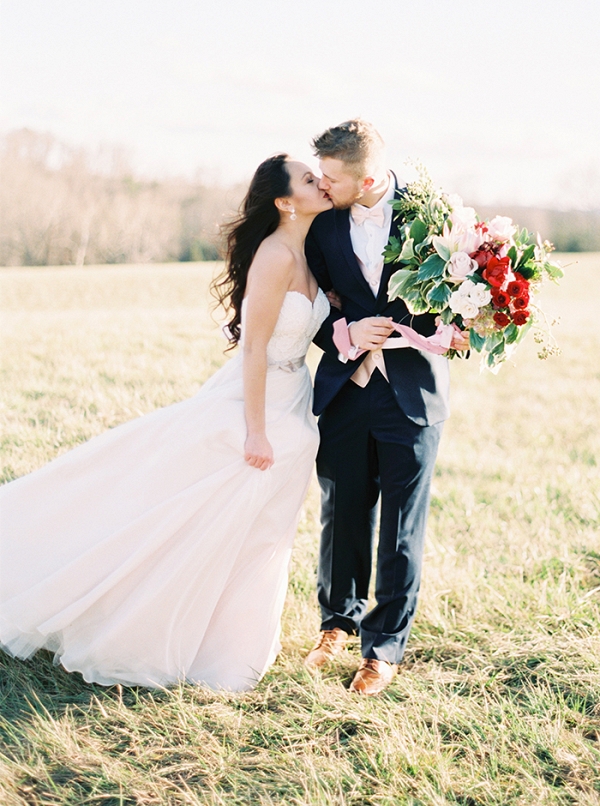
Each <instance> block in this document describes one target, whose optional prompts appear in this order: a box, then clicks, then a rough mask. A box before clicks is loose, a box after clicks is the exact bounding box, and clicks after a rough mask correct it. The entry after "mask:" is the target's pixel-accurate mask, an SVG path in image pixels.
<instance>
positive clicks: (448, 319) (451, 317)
mask: <svg viewBox="0 0 600 806" xmlns="http://www.w3.org/2000/svg"><path fill="white" fill-rule="evenodd" d="M439 314H440V319H441V320H442V323H443V324H444V325H451V324H452V322H453V321H455V320H456V314H455V313H454V311H452V310H451V309H450V308H444V310H443V311H440V312H439Z"/></svg>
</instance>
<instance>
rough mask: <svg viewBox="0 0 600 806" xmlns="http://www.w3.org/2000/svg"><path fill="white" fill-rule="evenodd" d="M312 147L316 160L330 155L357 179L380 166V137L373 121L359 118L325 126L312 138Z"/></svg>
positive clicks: (382, 148)
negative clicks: (322, 130)
mask: <svg viewBox="0 0 600 806" xmlns="http://www.w3.org/2000/svg"><path fill="white" fill-rule="evenodd" d="M312 147H313V150H314V153H315V155H316V156H317V157H319V159H323V158H324V157H331V158H332V159H336V160H341V161H342V162H344V163H345V164H346V166H347V167H348V169H349V170H350V171H351V172H352V173H353V174H354V175H355V176H356V177H357V179H363V178H364V177H365V176H368V175H369V174H370V173H376V172H377V171H378V170H380V169H381V168H383V165H382V164H381V163H382V160H383V152H384V149H385V145H384V142H383V138H382V137H381V135H380V134H379V132H378V131H377V129H376V128H375V126H373V124H372V123H368V122H367V121H366V120H362V119H361V118H354V120H346V121H345V122H344V123H340V124H339V126H332V127H331V128H330V129H326V130H325V131H324V132H323V134H319V135H318V136H317V137H315V138H314V139H313V141H312Z"/></svg>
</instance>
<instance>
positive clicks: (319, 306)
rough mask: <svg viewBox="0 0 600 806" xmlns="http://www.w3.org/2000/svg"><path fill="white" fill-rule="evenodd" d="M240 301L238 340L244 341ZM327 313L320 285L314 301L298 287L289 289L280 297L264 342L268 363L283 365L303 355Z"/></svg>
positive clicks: (327, 309) (299, 359)
mask: <svg viewBox="0 0 600 806" xmlns="http://www.w3.org/2000/svg"><path fill="white" fill-rule="evenodd" d="M245 307H246V300H244V301H243V303H242V334H241V339H240V344H241V345H243V344H244V335H245V333H244V310H245ZM328 314H329V300H328V299H327V297H326V296H325V294H324V293H323V291H322V290H321V289H320V288H319V290H318V291H317V296H316V297H315V301H314V302H312V303H311V301H310V300H309V299H308V297H307V296H305V295H304V294H302V293H301V292H300V291H288V292H286V295H285V297H284V299H283V304H282V306H281V310H280V311H279V317H278V319H277V324H276V325H275V330H274V331H273V335H272V336H271V338H270V340H269V344H268V345H267V362H268V364H269V365H283V364H286V363H287V362H292V364H294V363H295V362H299V361H301V360H303V359H304V356H305V355H306V353H307V351H308V348H309V347H310V343H311V342H312V340H313V338H314V336H315V335H316V333H317V331H318V330H319V328H320V327H321V324H322V323H323V321H324V320H325V319H326V317H327V315H328Z"/></svg>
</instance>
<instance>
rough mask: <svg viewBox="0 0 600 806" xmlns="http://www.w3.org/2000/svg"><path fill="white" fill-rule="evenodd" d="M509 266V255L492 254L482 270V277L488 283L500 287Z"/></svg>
mask: <svg viewBox="0 0 600 806" xmlns="http://www.w3.org/2000/svg"><path fill="white" fill-rule="evenodd" d="M509 266H510V258H509V257H496V256H495V255H492V257H491V258H490V259H489V260H488V263H487V266H486V267H485V269H484V270H483V272H482V276H483V279H484V280H487V281H488V283H489V284H490V285H493V286H496V288H500V287H501V286H502V285H504V281H505V280H506V275H507V273H508V268H509Z"/></svg>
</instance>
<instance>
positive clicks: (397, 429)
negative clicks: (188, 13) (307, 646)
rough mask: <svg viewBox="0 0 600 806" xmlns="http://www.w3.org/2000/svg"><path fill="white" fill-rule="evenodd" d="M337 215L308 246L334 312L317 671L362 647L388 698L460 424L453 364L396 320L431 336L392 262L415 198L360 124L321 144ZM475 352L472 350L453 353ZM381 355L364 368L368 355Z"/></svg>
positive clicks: (360, 683) (368, 680)
mask: <svg viewBox="0 0 600 806" xmlns="http://www.w3.org/2000/svg"><path fill="white" fill-rule="evenodd" d="M313 148H314V151H315V154H316V155H317V156H318V157H319V158H320V169H321V172H322V174H323V178H322V179H321V181H320V183H319V188H320V189H322V190H324V191H325V192H326V193H327V194H328V195H329V197H330V198H331V200H332V202H333V209H331V210H328V211H327V212H325V213H322V214H321V215H319V216H318V217H317V218H316V219H315V221H314V223H313V225H312V227H311V230H310V232H309V235H308V238H307V240H306V256H307V260H308V264H309V266H310V268H311V270H312V272H313V273H314V275H315V276H316V278H317V280H318V282H319V284H320V285H321V287H322V288H323V289H324V290H325V291H329V290H331V289H334V290H335V292H336V293H337V295H338V297H339V299H340V300H341V311H340V310H337V309H335V308H332V311H331V314H330V316H329V318H328V319H327V320H326V321H325V323H324V324H323V326H322V327H321V329H320V331H319V333H318V334H317V336H316V337H315V342H316V344H317V345H318V346H319V347H320V348H321V349H322V350H324V355H323V357H322V359H321V362H320V364H319V368H318V370H317V374H316V378H315V396H314V411H315V414H317V415H320V419H319V430H320V432H321V445H320V448H319V453H318V456H317V473H318V476H319V483H320V485H321V492H322V512H321V523H322V527H323V528H322V535H321V548H320V557H319V571H318V582H317V590H318V599H319V604H320V607H321V616H322V622H321V634H320V638H319V640H318V641H317V644H316V645H315V647H314V649H313V650H312V651H311V652H310V653H309V655H308V656H307V658H306V660H305V664H306V666H307V667H308V668H310V669H315V668H319V667H321V666H323V665H324V664H326V663H327V662H328V661H330V660H331V659H332V658H333V657H334V656H335V655H336V654H338V653H339V652H340V651H341V650H342V649H343V648H344V646H345V644H346V641H347V638H348V636H349V635H350V634H359V635H360V639H361V645H362V656H363V660H362V662H361V664H360V666H359V668H358V671H357V672H356V674H355V676H354V679H353V681H352V684H351V686H350V690H351V691H354V692H356V693H361V694H377V693H379V692H380V691H382V690H383V689H384V688H385V687H386V686H387V685H388V684H389V683H390V682H391V680H392V678H393V677H394V675H395V673H396V671H397V668H398V663H399V662H400V661H401V660H402V656H403V654H404V651H405V647H406V642H407V639H408V635H409V632H410V628H411V624H412V621H413V619H414V616H415V610H416V606H417V596H418V592H419V583H420V577H421V563H422V557H423V542H424V537H425V526H426V520H427V512H428V508H429V487H430V482H431V475H432V472H433V467H434V463H435V458H436V453H437V449H438V444H439V441H440V436H441V433H442V427H443V422H444V420H445V419H446V418H447V417H448V414H449V411H448V389H449V376H448V361H447V359H446V358H444V357H442V356H437V355H431V354H429V353H424V352H420V351H418V350H415V349H412V348H410V347H408V346H406V342H405V340H404V339H403V338H401V337H397V336H396V333H395V331H393V329H392V327H391V325H390V321H392V320H393V321H395V322H401V323H405V324H408V325H411V326H412V327H413V328H414V329H415V330H417V331H418V332H419V333H422V334H423V335H425V336H429V335H431V334H433V333H434V332H435V329H436V326H435V321H434V320H435V317H434V316H433V315H432V314H424V315H422V316H411V315H410V314H409V312H408V310H407V308H406V306H405V304H404V302H402V301H401V300H400V299H397V300H395V301H394V302H388V296H387V286H388V281H389V278H390V275H391V274H392V272H393V271H394V270H395V269H396V268H397V267H394V266H392V265H384V263H383V258H382V252H383V249H384V247H385V245H386V243H387V242H388V239H389V236H390V235H397V234H398V224H399V222H398V221H396V220H394V217H393V210H392V207H391V206H390V204H389V203H388V202H390V201H391V200H392V199H394V198H398V196H399V192H400V191H401V188H399V187H398V182H397V179H396V176H395V174H393V173H392V172H391V171H388V170H387V169H386V167H385V163H384V159H385V157H384V144H383V141H382V139H381V137H380V135H379V134H378V132H377V131H376V130H375V129H374V127H373V126H372V125H371V124H369V123H367V122H365V121H363V120H349V121H347V122H345V123H342V124H340V125H339V126H334V127H333V128H330V129H327V131H325V132H323V134H321V135H320V136H319V137H316V138H315V139H314V140H313ZM342 317H344V318H345V319H346V322H347V323H348V324H349V329H348V331H349V336H350V343H351V345H353V347H354V348H356V349H353V347H352V346H351V347H350V350H349V351H348V352H347V354H346V355H342V354H340V352H339V350H338V347H337V346H336V345H335V344H334V342H333V324H334V322H335V321H336V320H337V319H341V318H342ZM453 346H455V347H456V348H457V349H465V348H466V346H467V345H466V344H465V341H464V337H460V336H458V335H457V337H456V341H455V343H454V344H453ZM358 348H363V349H365V350H366V351H367V352H365V353H362V354H361V355H360V356H359V357H355V353H356V350H357V349H358ZM379 499H381V511H380V528H379V545H378V550H377V567H376V589H375V598H376V605H375V607H374V608H373V609H372V610H371V611H370V612H367V598H368V590H369V581H370V577H371V565H372V552H373V541H374V531H375V518H376V507H377V503H378V500H379Z"/></svg>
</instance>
